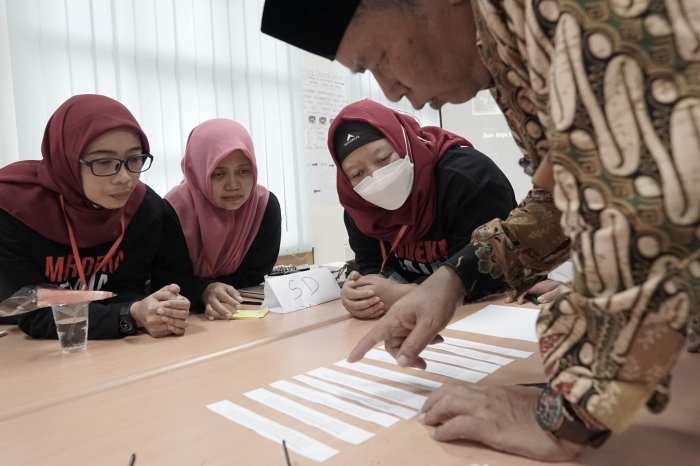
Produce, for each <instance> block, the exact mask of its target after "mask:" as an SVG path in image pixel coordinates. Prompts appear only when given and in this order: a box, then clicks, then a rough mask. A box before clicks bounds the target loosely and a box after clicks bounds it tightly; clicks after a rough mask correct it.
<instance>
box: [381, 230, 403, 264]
mask: <svg viewBox="0 0 700 466" xmlns="http://www.w3.org/2000/svg"><path fill="white" fill-rule="evenodd" d="M406 230H408V225H403V226H402V227H401V229H400V230H399V232H398V233H397V234H396V237H395V238H394V241H393V242H392V243H391V250H390V251H389V254H387V252H386V247H385V246H384V241H379V246H380V247H381V248H382V259H383V260H382V268H381V269H379V271H380V272H383V271H384V266H385V265H386V261H388V260H389V256H391V255H392V254H393V253H394V251H396V248H397V247H398V246H399V243H400V242H401V240H402V239H403V236H404V235H405V234H406Z"/></svg>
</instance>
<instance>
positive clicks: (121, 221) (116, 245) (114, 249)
mask: <svg viewBox="0 0 700 466" xmlns="http://www.w3.org/2000/svg"><path fill="white" fill-rule="evenodd" d="M59 199H60V201H61V210H63V219H64V220H65V221H66V227H68V238H69V239H70V247H71V250H72V251H73V259H74V260H75V268H76V269H78V275H79V276H80V281H81V282H82V283H83V289H85V290H87V289H88V281H87V280H86V279H85V269H83V262H82V260H81V258H80V252H78V242H77V241H76V240H75V233H74V232H73V227H72V226H71V224H70V220H68V215H67V214H66V206H65V204H64V201H63V196H60V197H59ZM119 224H120V226H121V232H120V233H119V236H118V237H117V239H116V240H115V241H114V244H113V245H112V247H111V248H109V251H108V252H107V254H106V255H105V256H104V257H103V258H102V260H101V261H99V262H98V263H96V264H95V269H94V270H93V272H92V276H91V277H90V281H92V280H93V279H94V278H95V275H97V273H98V272H99V271H100V269H102V267H103V266H104V265H105V264H106V263H107V262H108V261H109V260H110V259H111V258H112V257H113V256H114V254H115V253H116V252H117V248H119V245H120V244H121V243H122V240H123V239H124V214H122V216H121V218H120V219H119Z"/></svg>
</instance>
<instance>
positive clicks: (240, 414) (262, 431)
mask: <svg viewBox="0 0 700 466" xmlns="http://www.w3.org/2000/svg"><path fill="white" fill-rule="evenodd" d="M207 408H208V409H209V410H210V411H212V412H214V413H216V414H219V415H221V416H223V417H225V418H226V419H228V420H230V421H233V422H235V423H236V424H238V425H240V426H243V427H245V428H246V429H250V430H252V431H254V432H256V433H257V434H258V435H260V436H262V437H265V438H266V439H269V440H272V441H273V442H276V443H279V444H280V445H281V444H282V440H284V441H285V442H286V443H287V447H288V448H289V449H290V450H292V451H293V452H295V453H298V454H300V455H302V456H305V457H306V458H309V459H311V460H314V461H318V462H322V461H326V460H327V459H328V458H331V457H333V456H335V455H336V454H337V453H338V450H334V449H333V448H331V447H329V446H328V445H326V444H323V443H321V442H319V441H317V440H314V439H312V438H311V437H308V436H306V435H304V434H302V433H301V432H298V431H296V430H294V429H290V428H289V427H285V426H283V425H282V424H278V423H276V422H275V421H272V420H270V419H268V418H266V417H263V416H260V415H259V414H256V413H254V412H253V411H250V410H249V409H246V408H244V407H242V406H239V405H237V404H234V403H231V402H230V401H228V400H222V401H217V402H216V403H212V404H209V405H207Z"/></svg>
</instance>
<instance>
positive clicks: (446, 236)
mask: <svg viewBox="0 0 700 466" xmlns="http://www.w3.org/2000/svg"><path fill="white" fill-rule="evenodd" d="M435 176H436V178H437V211H436V212H435V220H434V222H433V225H432V227H431V228H430V230H428V232H427V233H426V234H425V235H424V236H423V238H421V239H420V240H419V241H415V242H406V241H403V242H402V243H401V244H400V245H399V247H398V248H397V250H396V251H395V253H394V254H392V255H391V256H390V258H389V260H388V261H387V263H386V265H385V267H384V272H383V274H384V275H385V276H388V277H391V278H393V279H395V280H398V281H406V282H409V283H420V282H422V281H423V280H425V279H426V278H427V277H428V276H429V275H430V274H432V273H433V272H434V271H436V270H437V269H438V268H439V267H440V266H441V265H442V264H443V262H444V261H445V260H446V259H447V258H449V257H450V256H452V255H453V254H455V253H457V252H458V251H460V250H461V249H462V248H463V247H464V246H465V245H466V244H468V243H469V242H470V240H471V235H472V231H474V229H475V228H477V227H479V226H481V225H482V224H484V223H486V222H488V221H489V220H491V219H493V218H496V217H499V218H505V217H506V216H507V215H508V213H509V212H510V211H511V210H512V209H513V208H515V206H516V202H515V195H514V193H513V188H512V187H511V185H510V182H509V181H508V178H506V176H505V175H504V174H503V172H501V170H500V169H499V168H498V167H497V166H496V164H495V163H494V162H493V161H492V160H491V159H490V158H489V157H487V156H485V155H484V154H482V153H481V152H479V151H477V150H476V149H473V148H470V147H465V146H456V147H454V148H452V149H450V150H448V151H447V152H446V153H445V154H444V155H443V157H442V158H441V159H440V162H439V163H438V164H437V166H436V167H435ZM345 226H346V228H347V231H348V235H349V237H350V247H351V248H352V249H353V251H354V252H355V260H356V262H357V265H358V268H359V272H360V273H361V274H363V275H366V274H376V273H379V269H380V268H381V264H382V252H381V247H380V242H379V240H377V239H375V238H371V237H369V236H366V235H365V234H363V233H362V232H361V231H360V230H359V229H358V228H357V226H356V224H355V222H354V221H353V219H352V218H351V217H350V215H349V214H348V213H347V211H346V212H345ZM384 246H385V248H386V251H387V252H389V250H390V248H391V245H390V244H389V243H388V242H385V243H384Z"/></svg>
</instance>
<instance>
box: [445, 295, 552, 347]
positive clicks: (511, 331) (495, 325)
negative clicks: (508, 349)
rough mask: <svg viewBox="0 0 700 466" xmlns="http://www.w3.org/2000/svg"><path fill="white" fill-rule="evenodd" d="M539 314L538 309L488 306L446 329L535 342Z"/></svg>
mask: <svg viewBox="0 0 700 466" xmlns="http://www.w3.org/2000/svg"><path fill="white" fill-rule="evenodd" d="M539 313H540V311H539V309H530V308H527V307H515V306H499V305H496V304H489V305H488V306H486V307H485V308H483V309H482V310H480V311H478V312H475V313H474V314H471V315H468V316H467V317H465V318H464V319H461V320H458V321H457V322H455V323H453V324H450V325H449V326H448V327H447V328H448V329H450V330H458V331H461V332H470V333H480V334H483V335H492V336H494V337H501V338H515V339H519V340H525V341H533V342H536V341H537V332H535V323H536V322H537V316H538V315H539Z"/></svg>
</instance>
